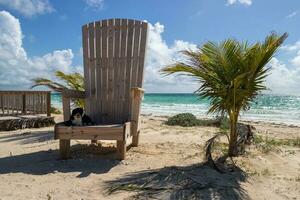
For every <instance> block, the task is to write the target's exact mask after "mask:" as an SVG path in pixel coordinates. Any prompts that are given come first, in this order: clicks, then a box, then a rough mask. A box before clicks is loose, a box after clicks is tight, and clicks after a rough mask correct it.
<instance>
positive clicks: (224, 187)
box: [106, 163, 249, 200]
mask: <svg viewBox="0 0 300 200" xmlns="http://www.w3.org/2000/svg"><path fill="white" fill-rule="evenodd" d="M246 179H247V176H246V174H245V173H244V172H243V171H242V170H240V169H239V168H236V167H235V168H234V169H233V170H232V171H231V172H226V173H222V174H221V173H219V172H217V171H215V170H213V169H212V168H210V167H209V166H208V165H207V164H205V163H203V164H198V165H192V166H187V167H175V166H174V167H165V168H161V169H156V170H146V171H140V172H135V173H132V174H128V175H126V176H124V177H120V178H119V179H116V180H113V181H108V182H106V184H107V191H108V194H112V193H116V192H120V191H121V190H125V191H134V192H135V193H134V194H133V195H132V196H131V197H132V199H171V200H183V199H224V200H225V199H226V200H228V199H230V200H232V199H249V197H248V195H247V193H246V191H245V190H244V189H243V188H242V186H241V184H242V183H243V182H246Z"/></svg>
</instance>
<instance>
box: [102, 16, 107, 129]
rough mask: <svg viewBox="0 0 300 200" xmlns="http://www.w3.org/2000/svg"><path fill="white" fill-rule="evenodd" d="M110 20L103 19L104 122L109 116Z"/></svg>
mask: <svg viewBox="0 0 300 200" xmlns="http://www.w3.org/2000/svg"><path fill="white" fill-rule="evenodd" d="M107 27H108V21H107V20H103V21H102V65H101V67H102V81H103V82H102V83H103V88H102V93H101V99H102V106H103V107H102V108H103V110H102V112H103V113H102V116H103V119H102V123H107V121H108V120H107V118H108V108H107V103H108V96H107V93H108V44H107V43H108V38H107V37H108V28H107Z"/></svg>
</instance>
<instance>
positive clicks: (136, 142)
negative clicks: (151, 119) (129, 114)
mask: <svg viewBox="0 0 300 200" xmlns="http://www.w3.org/2000/svg"><path fill="white" fill-rule="evenodd" d="M139 139H140V131H138V132H137V133H136V135H133V136H132V146H133V147H137V146H138V145H139Z"/></svg>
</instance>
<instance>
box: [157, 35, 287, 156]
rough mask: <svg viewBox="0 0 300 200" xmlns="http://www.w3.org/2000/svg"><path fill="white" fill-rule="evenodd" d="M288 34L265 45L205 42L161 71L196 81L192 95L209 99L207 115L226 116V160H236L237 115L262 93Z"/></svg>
mask: <svg viewBox="0 0 300 200" xmlns="http://www.w3.org/2000/svg"><path fill="white" fill-rule="evenodd" d="M287 36H288V34H287V33H284V34H283V35H280V36H279V35H277V34H276V33H271V34H270V35H269V36H267V37H266V39H265V41H264V42H257V43H255V44H251V45H250V44H249V43H247V42H238V41H236V40H234V39H227V40H225V41H223V42H221V43H215V42H207V43H206V44H204V45H203V46H202V47H198V49H197V50H196V51H191V50H187V51H183V52H182V53H183V55H184V56H185V57H186V59H185V60H184V61H182V62H176V63H174V64H171V65H169V66H166V67H164V68H163V69H162V73H163V74H166V75H169V74H173V73H180V74H185V75H189V76H192V77H194V78H196V79H197V80H198V81H199V83H200V87H199V89H198V90H197V91H196V92H195V93H196V94H198V95H199V96H200V97H201V98H209V99H210V108H209V110H208V113H214V114H220V113H221V114H226V115H227V116H228V117H229V119H230V134H229V148H228V156H237V155H238V150H237V138H238V134H237V122H238V117H239V113H240V111H245V110H248V109H249V108H250V105H251V102H252V101H253V100H254V99H255V97H256V96H257V95H258V94H259V93H260V92H261V91H262V90H265V89H266V87H265V86H264V80H265V78H266V76H267V75H268V74H269V73H268V72H269V69H270V68H269V67H267V66H266V65H267V64H268V63H269V61H270V60H271V59H272V57H273V56H274V54H275V52H276V51H277V50H278V48H279V47H280V45H281V44H282V43H283V42H284V40H285V39H286V38H287Z"/></svg>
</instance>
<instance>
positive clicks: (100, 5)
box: [85, 0, 104, 10]
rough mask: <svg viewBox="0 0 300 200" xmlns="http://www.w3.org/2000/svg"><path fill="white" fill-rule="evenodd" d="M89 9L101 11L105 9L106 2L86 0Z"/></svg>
mask: <svg viewBox="0 0 300 200" xmlns="http://www.w3.org/2000/svg"><path fill="white" fill-rule="evenodd" d="M85 3H86V4H87V6H88V7H91V8H94V9H97V10H100V9H102V8H103V7H104V0H85Z"/></svg>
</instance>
